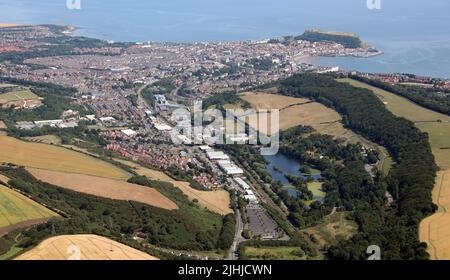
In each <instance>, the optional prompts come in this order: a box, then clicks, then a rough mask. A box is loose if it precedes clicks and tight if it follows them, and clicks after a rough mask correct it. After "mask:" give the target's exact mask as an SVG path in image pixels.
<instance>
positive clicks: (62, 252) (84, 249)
mask: <svg viewBox="0 0 450 280" xmlns="http://www.w3.org/2000/svg"><path fill="white" fill-rule="evenodd" d="M78 257H79V258H78ZM71 259H80V260H157V258H155V257H153V256H150V255H148V254H147V253H144V252H141V251H139V250H136V249H134V248H131V247H129V246H127V245H124V244H121V243H119V242H116V241H113V240H111V239H108V238H105V237H101V236H98V235H91V234H89V235H88V234H82V235H61V236H56V237H52V238H49V239H46V240H44V241H43V242H41V243H40V244H39V245H38V246H37V247H35V248H33V249H31V250H30V251H27V252H25V253H23V254H22V255H20V256H19V257H17V258H16V260H71Z"/></svg>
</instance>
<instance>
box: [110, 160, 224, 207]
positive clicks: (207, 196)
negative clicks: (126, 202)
mask: <svg viewBox="0 0 450 280" xmlns="http://www.w3.org/2000/svg"><path fill="white" fill-rule="evenodd" d="M117 161H119V162H121V163H123V164H126V165H128V166H130V167H131V168H134V170H135V171H136V173H138V174H139V175H141V176H146V177H148V178H150V179H152V180H158V181H163V182H168V183H172V184H173V185H174V186H175V187H177V188H179V189H180V190H181V191H182V192H183V193H184V194H185V195H187V196H188V198H189V199H190V200H194V199H196V200H198V204H199V205H201V206H203V207H206V208H207V209H208V210H210V211H213V212H215V213H217V214H220V215H226V214H230V213H233V210H232V209H231V208H230V194H229V193H228V192H227V191H225V190H217V191H200V190H196V189H194V188H192V187H191V186H190V185H189V183H188V182H182V181H176V180H174V179H172V178H170V177H169V176H167V175H166V174H164V172H161V171H157V170H152V169H149V168H145V167H143V166H141V165H139V164H137V163H134V162H131V161H126V160H117Z"/></svg>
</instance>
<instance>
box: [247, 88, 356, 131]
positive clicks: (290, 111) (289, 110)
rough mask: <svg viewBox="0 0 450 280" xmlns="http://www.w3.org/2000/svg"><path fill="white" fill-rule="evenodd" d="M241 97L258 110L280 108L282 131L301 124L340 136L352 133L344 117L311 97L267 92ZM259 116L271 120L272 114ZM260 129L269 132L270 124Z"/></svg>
mask: <svg viewBox="0 0 450 280" xmlns="http://www.w3.org/2000/svg"><path fill="white" fill-rule="evenodd" d="M240 97H241V98H242V99H243V100H245V101H247V102H249V103H250V104H251V105H252V107H253V108H254V109H256V110H270V109H278V110H280V113H279V114H280V130H282V131H283V130H287V129H289V128H292V127H295V126H299V125H308V126H312V127H313V128H314V129H315V130H317V131H318V132H319V133H323V134H330V135H333V136H338V137H345V136H344V135H345V134H350V132H349V131H348V130H347V129H345V128H344V126H343V125H342V123H341V120H342V118H341V116H340V115H339V114H338V113H337V112H336V111H334V110H331V109H329V108H327V107H325V106H324V105H322V104H320V103H317V102H312V101H311V100H309V99H306V98H295V97H290V96H283V95H279V94H267V93H246V94H243V95H241V96H240ZM259 116H261V117H267V118H268V119H269V120H270V116H264V113H261V114H259ZM260 131H261V132H263V133H265V134H267V132H268V131H270V126H268V127H267V128H260ZM352 137H353V136H352Z"/></svg>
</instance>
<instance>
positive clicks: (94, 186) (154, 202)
mask: <svg viewBox="0 0 450 280" xmlns="http://www.w3.org/2000/svg"><path fill="white" fill-rule="evenodd" d="M28 171H29V172H30V173H31V174H32V175H33V176H34V177H36V178H37V179H39V180H42V181H44V182H47V183H50V184H53V185H56V186H60V187H63V188H67V189H69V190H72V191H76V192H82V193H86V194H90V195H94V196H99V197H105V198H111V199H116V200H127V201H137V202H141V203H145V204H148V205H151V206H155V207H159V208H164V209H168V210H174V209H178V207H177V205H176V204H175V203H174V202H172V201H171V200H170V199H168V198H167V197H165V196H163V195H162V194H161V193H159V192H158V191H157V190H155V189H152V188H148V187H144V186H139V185H135V184H130V183H127V182H124V181H119V180H114V179H108V178H102V177H95V176H90V175H84V174H75V173H63V172H57V171H48V170H43V169H36V168H28Z"/></svg>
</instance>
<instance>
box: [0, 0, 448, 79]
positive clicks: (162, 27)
mask: <svg viewBox="0 0 450 280" xmlns="http://www.w3.org/2000/svg"><path fill="white" fill-rule="evenodd" d="M368 1H369V2H370V4H371V5H368ZM68 2H69V5H68V4H67V3H68ZM78 8H79V9H78ZM449 11H450V1H448V0H432V1H429V0H221V1H215V0H164V1H163V0H69V1H67V0H14V1H12V0H0V22H7V23H21V24H44V23H49V24H50V23H51V24H68V25H74V26H77V27H78V28H79V29H78V30H77V31H76V34H77V35H83V36H89V37H95V38H101V39H107V40H113V41H129V42H146V41H156V42H208V41H235V40H253V39H265V38H273V37H279V36H284V35H299V34H302V33H303V31H304V30H306V29H311V28H320V29H325V30H335V31H349V32H355V33H357V34H358V35H359V36H360V37H361V38H362V39H363V40H364V41H366V42H368V43H370V44H373V45H375V46H376V47H377V48H379V49H381V50H382V51H383V52H384V54H383V55H381V56H377V57H373V58H349V57H345V58H330V57H325V58H322V57H321V58H310V59H308V60H307V62H310V63H312V64H317V65H326V66H340V67H341V68H342V69H348V70H359V71H364V72H378V73H381V72H383V73H387V72H402V73H412V74H418V75H426V76H433V77H441V78H450V67H449V65H450V12H449Z"/></svg>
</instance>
